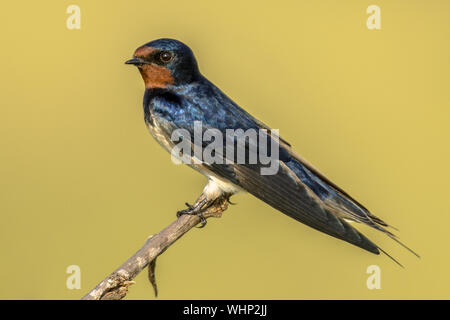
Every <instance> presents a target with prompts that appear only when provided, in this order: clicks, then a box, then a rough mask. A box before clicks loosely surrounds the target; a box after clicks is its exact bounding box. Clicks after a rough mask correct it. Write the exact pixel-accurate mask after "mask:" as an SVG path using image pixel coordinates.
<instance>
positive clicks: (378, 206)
mask: <svg viewBox="0 0 450 320" xmlns="http://www.w3.org/2000/svg"><path fill="white" fill-rule="evenodd" d="M70 4H77V5H79V6H80V8H81V30H68V29H67V28H66V19H67V17H68V14H66V8H67V6H68V5H70ZM371 4H377V5H379V6H380V8H381V18H382V29H381V30H379V31H376V30H372V31H371V30H368V29H367V27H366V19H367V17H368V15H367V14H366V8H367V7H368V5H371ZM0 30H1V34H2V37H1V42H2V46H1V48H2V49H1V51H0V52H1V53H0V69H1V76H0V90H1V109H0V111H1V113H0V148H1V166H0V213H1V223H0V250H1V251H0V252H1V267H0V271H1V272H0V298H8V299H16V298H26V299H49V298H55V299H79V298H80V297H81V296H82V295H84V294H85V293H86V292H87V291H88V290H89V289H91V287H93V286H94V285H95V284H97V283H98V282H99V281H100V280H101V279H103V278H104V277H105V276H106V275H107V274H109V273H110V272H111V271H112V270H114V269H115V268H116V267H117V266H118V265H119V264H120V263H121V262H123V261H124V260H125V259H126V258H128V257H129V256H130V255H131V254H133V253H134V252H135V251H136V250H137V249H138V248H139V247H140V246H141V245H142V244H143V242H144V241H145V239H146V238H147V237H148V236H149V235H150V234H153V233H156V232H158V231H160V230H161V229H162V228H163V227H165V226H166V225H168V224H169V223H170V222H171V221H173V220H174V218H175V212H176V211H177V210H179V209H182V208H184V202H186V201H192V200H194V199H195V198H196V197H197V195H198V194H199V193H200V192H201V190H202V188H203V185H204V183H205V180H204V178H203V177H202V176H201V175H199V174H198V173H196V172H194V171H193V170H191V169H189V168H187V167H182V166H175V165H173V164H172V162H171V161H170V155H169V154H167V153H166V152H165V151H163V150H162V149H161V148H160V147H159V146H158V145H157V143H156V142H155V141H153V139H152V138H151V136H150V135H149V134H148V132H147V130H146V128H145V125H144V121H143V112H142V95H143V89H144V87H143V83H142V80H141V78H140V76H139V74H138V72H137V71H136V70H135V68H134V67H130V66H126V65H124V64H123V62H124V61H125V60H126V59H127V58H129V57H130V56H131V55H132V53H133V51H134V49H135V48H136V47H138V46H140V45H142V44H144V43H146V42H148V41H151V40H153V39H157V38H161V37H171V38H176V39H179V40H181V41H183V42H185V43H187V44H188V45H189V46H190V47H191V48H192V49H193V51H194V52H195V54H196V56H197V59H198V61H199V65H200V69H201V71H202V73H203V74H204V75H205V76H206V77H208V78H209V79H210V80H212V81H213V82H214V83H215V84H216V85H218V86H219V87H220V88H221V89H222V90H223V91H224V92H225V93H227V94H228V95H229V96H230V97H231V98H232V99H233V100H235V101H236V102H237V103H239V104H240V105H241V106H242V107H244V108H246V110H248V111H249V112H250V113H252V114H253V115H254V116H256V117H257V118H259V119H261V120H262V121H264V122H266V123H267V124H269V125H270V126H272V127H273V128H279V129H280V133H281V135H282V136H283V137H284V138H285V139H286V140H288V141H289V142H290V143H291V144H292V145H293V146H294V148H295V150H296V151H297V152H298V153H300V154H302V155H303V156H304V157H305V158H307V159H308V160H309V161H310V162H312V163H313V164H314V165H315V166H317V167H318V168H320V169H321V170H322V171H323V172H324V173H325V174H326V175H327V176H328V177H329V178H331V179H332V180H333V181H335V182H336V183H337V184H339V185H340V186H341V187H343V188H344V189H345V190H346V191H348V192H349V193H350V194H352V195H353V196H354V197H355V198H357V199H358V200H360V201H361V202H362V203H363V204H365V205H367V206H368V207H369V208H370V209H371V210H372V212H373V213H375V214H376V215H378V216H380V217H381V218H383V219H385V220H386V221H388V222H389V223H391V224H392V225H394V226H396V227H398V228H399V229H400V230H401V232H400V233H399V234H400V237H401V239H402V240H404V241H405V242H406V243H407V244H408V245H410V246H411V247H412V248H414V249H415V250H417V251H418V252H419V253H420V254H421V255H422V259H421V260H418V259H416V258H415V257H413V256H412V255H411V254H409V253H408V252H406V250H404V249H402V248H401V247H399V246H398V245H397V244H396V243H394V242H393V241H391V240H389V239H388V238H387V237H385V236H383V235H382V234H380V233H376V232H374V231H372V230H368V228H365V227H363V226H358V227H359V229H360V230H362V231H363V232H365V233H366V234H367V235H368V236H369V237H370V238H371V239H372V240H374V241H375V242H376V243H377V244H379V245H380V246H381V247H382V248H384V249H385V250H387V251H388V252H390V253H391V254H392V255H394V256H395V257H397V258H398V259H399V260H400V261H401V262H402V263H403V264H405V265H406V268H405V269H401V268H399V267H398V266H396V265H395V264H394V263H393V262H391V261H390V260H389V259H388V258H387V257H386V256H382V255H380V256H375V255H371V254H369V253H366V252H364V251H362V250H360V249H358V248H356V247H353V246H351V245H348V244H346V243H344V242H342V241H339V240H335V239H332V238H330V237H328V236H325V235H323V234H321V233H319V232H316V231H314V230H312V229H309V228H307V227H305V226H303V225H301V224H299V223H297V222H295V221H294V220H292V219H290V218H288V217H286V216H284V215H283V214H281V213H278V212H276V211H275V210H274V209H272V208H270V207H269V206H267V205H265V204H263V203H262V202H260V201H258V200H256V199H255V198H253V197H252V196H249V195H238V196H236V197H234V199H233V200H234V201H235V202H237V203H238V205H236V206H232V207H231V208H230V209H229V210H228V211H227V212H225V214H224V216H223V218H222V219H220V220H212V219H211V220H210V222H209V223H208V226H207V227H206V228H205V229H202V230H198V229H194V230H192V231H191V232H189V233H188V234H187V235H186V236H185V237H184V238H182V239H181V240H180V241H179V242H177V243H176V244H175V245H174V246H173V247H171V248H170V249H169V250H168V251H167V252H166V253H164V254H163V255H162V256H161V257H160V258H159V259H158V264H157V280H158V284H159V288H160V299H172V298H174V299H189V298H194V299H197V298H203V299H209V298H211V299H213V298H214V299H216V298H218V299H221V298H237V299H241V298H246V299H247V298H262V299H316V298H323V299H331V298H343V299H347V298H356V299H359V298H361V299H372V298H374V299H392V298H450V294H449V292H450V280H449V276H448V270H449V268H450V258H449V250H448V248H449V244H450V241H449V240H450V235H449V234H450V231H449V223H450V215H449V207H450V203H449V199H450V197H449V195H448V191H449V172H448V165H449V161H450V157H449V155H450V154H449V147H448V146H449V139H450V129H449V120H450V111H449V110H450V103H449V102H450V94H449V92H450V91H449V86H450V65H449V57H450V46H449V39H450V2H449V1H425V0H422V1H400V0H396V1H392V0H390V1H382V0H377V1H361V0H359V1H291V2H288V1H277V2H273V1H271V2H269V1H268V2H263V1H149V0H146V1H116V2H113V1H98V0H97V1H87V0H83V1H82V0H74V1H27V2H25V3H23V2H8V3H4V4H2V10H1V16H0ZM72 264H75V265H79V266H80V267H81V276H82V288H81V290H68V289H67V288H66V278H67V276H68V275H67V274H66V267H67V266H69V265H72ZM372 264H376V265H379V266H380V267H381V271H382V273H381V286H382V289H381V290H368V289H367V287H366V279H367V277H368V275H367V274H366V268H367V267H368V266H369V265H372ZM136 280H137V284H136V285H134V286H132V287H131V288H130V292H129V295H128V298H133V299H153V293H152V290H151V287H150V285H149V283H148V282H147V279H146V275H145V272H144V273H143V274H141V275H140V276H139V277H138V278H137V279H136Z"/></svg>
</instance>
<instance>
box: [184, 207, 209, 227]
mask: <svg viewBox="0 0 450 320" xmlns="http://www.w3.org/2000/svg"><path fill="white" fill-rule="evenodd" d="M204 204H205V202H201V203H199V204H197V205H196V206H195V207H194V206H192V205H190V204H189V203H187V202H186V206H187V207H188V208H187V209H184V210H180V211H178V212H177V218H179V217H181V216H182V215H185V214H187V215H190V216H198V217H199V218H200V222H201V224H202V225H201V226H200V227H198V228H199V229H201V228H203V227H204V226H206V219H205V217H204V216H203V214H202V212H203V210H205V209H206V208H207V207H206V208H202V207H203V205H204Z"/></svg>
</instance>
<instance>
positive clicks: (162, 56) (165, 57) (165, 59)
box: [159, 51, 173, 63]
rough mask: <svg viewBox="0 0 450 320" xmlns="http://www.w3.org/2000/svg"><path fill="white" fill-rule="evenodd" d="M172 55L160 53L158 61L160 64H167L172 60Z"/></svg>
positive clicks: (165, 52) (164, 52) (166, 52)
mask: <svg viewBox="0 0 450 320" xmlns="http://www.w3.org/2000/svg"><path fill="white" fill-rule="evenodd" d="M172 57H173V56H172V53H171V52H169V51H161V53H160V54H159V60H161V62H164V63H167V62H169V61H170V60H172Z"/></svg>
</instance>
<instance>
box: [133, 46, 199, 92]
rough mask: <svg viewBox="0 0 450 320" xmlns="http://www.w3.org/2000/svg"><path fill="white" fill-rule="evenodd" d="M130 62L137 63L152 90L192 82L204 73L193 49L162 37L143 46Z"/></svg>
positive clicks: (146, 85)
mask: <svg viewBox="0 0 450 320" xmlns="http://www.w3.org/2000/svg"><path fill="white" fill-rule="evenodd" d="M125 63H126V64H132V65H135V66H136V67H137V68H138V69H139V72H140V73H141V75H142V78H143V79H144V83H145V87H146V88H149V89H156V88H167V87H169V86H172V85H175V86H176V85H183V84H188V83H190V82H192V81H195V79H196V78H197V77H198V76H199V75H200V72H199V70H198V66H197V61H196V60H195V57H194V54H193V53H192V51H191V49H190V48H189V47H188V46H187V45H185V44H184V43H182V42H180V41H177V40H173V39H158V40H154V41H151V42H149V43H147V44H144V45H143V46H140V47H139V48H137V49H136V51H135V52H134V55H133V58H132V59H130V60H128V61H126V62H125Z"/></svg>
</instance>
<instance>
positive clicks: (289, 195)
mask: <svg viewBox="0 0 450 320" xmlns="http://www.w3.org/2000/svg"><path fill="white" fill-rule="evenodd" d="M125 63H126V64H129V65H134V66H136V67H137V69H138V70H139V72H140V74H141V76H142V79H143V81H144V84H145V93H144V98H143V111H144V120H145V124H146V126H147V128H148V130H149V131H150V133H151V135H152V136H153V137H154V138H155V139H156V141H157V142H158V143H159V144H160V145H161V146H162V147H163V148H164V149H166V150H167V151H168V152H172V151H173V149H174V148H175V146H176V141H174V140H175V139H173V135H174V133H175V132H177V131H182V132H184V133H187V134H188V135H189V136H191V137H192V136H195V123H201V124H202V129H201V130H202V132H204V131H205V130H215V131H214V132H216V133H219V134H222V139H223V141H222V142H225V141H226V142H228V141H231V142H235V141H236V137H235V136H231V137H230V134H229V131H230V130H239V129H242V130H244V131H245V130H255V131H256V130H259V132H265V133H266V135H267V137H268V140H267V141H266V144H265V143H262V144H261V145H260V144H258V142H257V141H256V142H255V140H252V141H250V139H248V140H245V143H244V144H241V145H240V146H241V148H244V149H250V147H252V146H255V145H256V146H257V149H258V148H259V149H261V148H262V147H264V146H266V147H267V148H266V149H268V151H269V153H271V154H272V153H273V154H277V155H278V166H277V171H276V172H275V173H273V174H262V169H263V167H264V164H263V163H262V161H257V162H256V163H246V162H245V161H241V162H239V161H236V156H235V155H231V156H228V153H227V150H225V148H224V149H222V152H221V149H220V147H219V148H218V149H217V150H216V149H215V150H214V151H215V152H214V156H215V159H217V158H219V159H222V160H223V161H222V162H221V163H220V161H217V163H214V162H211V161H210V162H207V161H202V159H199V158H198V157H196V156H195V154H194V156H192V155H189V154H188V155H187V157H188V158H189V159H190V160H192V161H191V162H189V163H188V165H189V166H190V167H192V168H193V169H195V170H197V171H198V172H200V173H201V174H203V175H204V176H205V177H206V178H207V184H206V186H205V187H204V189H203V192H202V196H203V198H202V199H203V200H202V201H200V202H199V203H197V204H196V205H195V206H191V205H189V204H187V205H188V208H187V209H185V210H180V211H178V213H177V215H178V216H180V215H183V214H191V215H192V214H195V215H198V216H200V218H201V222H202V226H204V225H205V224H206V221H205V219H204V217H203V216H202V212H204V210H206V209H207V208H208V207H210V206H211V205H212V204H214V203H215V202H216V201H217V200H220V199H226V200H227V201H229V199H230V197H231V196H232V195H234V194H236V193H239V192H247V193H250V194H252V195H253V196H255V197H256V198H258V199H260V200H262V201H263V202H265V203H266V204H268V205H270V206H271V207H273V208H275V209H276V210H278V211H280V212H282V213H284V214H286V215H287V216H289V217H291V218H293V219H295V220H297V221H299V222H301V223H303V224H305V225H307V226H309V227H311V228H313V229H316V230H318V231H321V232H323V233H325V234H327V235H330V236H332V237H335V238H337V239H340V240H343V241H345V242H348V243H350V244H352V245H355V246H357V247H359V248H362V249H364V250H366V251H368V252H371V253H373V254H377V255H378V254H380V252H382V253H384V254H386V255H387V256H388V257H389V258H390V259H392V260H393V261H394V262H396V263H397V264H398V265H400V266H402V265H401V264H400V262H398V261H397V260H396V259H395V258H393V257H392V256H391V255H389V254H388V253H387V252H386V251H384V250H383V249H381V248H380V247H379V246H378V245H377V244H375V243H374V242H372V241H371V240H370V239H368V238H367V237H366V236H365V235H363V234H362V233H361V232H360V231H358V230H357V229H356V228H355V227H354V226H352V225H351V224H352V223H361V224H364V225H367V226H369V227H371V228H373V229H376V230H378V231H380V232H382V233H384V234H386V235H387V236H389V237H390V238H392V239H393V240H395V241H396V242H398V243H399V244H400V245H402V246H403V247H404V248H406V249H407V250H408V251H410V252H411V253H413V254H414V255H416V256H417V257H420V256H419V255H418V254H417V253H416V252H414V251H413V250H412V249H410V248H409V247H407V246H406V245H405V244H403V243H402V242H400V240H399V239H398V237H397V236H396V235H395V234H394V233H392V232H391V231H390V230H388V228H393V227H392V226H390V225H388V224H387V223H386V222H385V221H383V220H382V219H381V218H379V217H377V216H375V215H374V214H372V213H371V212H370V211H369V210H368V209H367V208H366V207H364V206H363V205H362V204H361V203H359V202H358V201H356V200H355V199H354V198H353V197H351V196H350V195H349V194H348V193H347V192H345V191H344V190H343V189H341V188H340V187H338V186H337V185H336V184H335V183H333V182H332V181H331V180H330V179H328V178H327V177H326V176H325V175H324V174H322V173H321V172H320V171H319V170H318V169H316V168H315V167H314V166H313V165H312V164H310V163H309V162H308V161H306V160H305V159H303V158H302V157H301V156H300V155H298V154H297V153H296V152H295V151H294V150H293V147H292V145H291V144H290V143H288V142H287V141H286V140H285V139H283V138H281V137H278V136H277V134H276V131H274V130H273V129H271V128H270V127H269V126H267V125H266V124H264V123H263V122H262V121H260V120H258V119H256V118H255V117H253V116H252V115H250V114H249V113H248V112H247V111H245V110H244V109H243V108H241V107H240V106H239V105H238V104H236V103H235V102H234V101H233V100H231V99H230V98H229V97H228V96H227V95H226V94H225V93H223V92H222V91H221V90H220V89H219V88H218V87H217V86H215V85H214V84H213V83H212V82H211V81H209V80H208V79H207V78H206V77H204V76H203V75H202V74H201V73H200V70H199V67H198V63H197V60H196V58H195V56H194V53H193V52H192V50H191V49H190V48H189V47H188V46H187V45H186V44H184V43H182V42H181V41H178V40H175V39H169V38H162V39H157V40H153V41H151V42H148V43H146V44H144V45H142V46H140V47H138V48H137V49H136V50H135V51H134V54H133V56H132V58H131V59H130V60H127V61H126V62H125ZM183 140H184V137H183ZM260 141H262V139H260ZM269 141H270V143H269ZM187 143H191V147H192V149H195V147H196V146H200V148H205V142H204V141H201V142H199V143H198V142H195V141H194V142H192V141H187ZM269 145H270V147H269ZM232 146H233V148H238V147H237V146H236V145H232ZM235 151H236V150H235ZM253 151H255V149H253ZM258 151H259V150H258ZM235 153H236V152H235ZM231 154H232V152H231ZM250 154H251V150H246V153H245V156H244V158H245V159H244V160H248V159H249V158H250ZM394 229H395V228H394Z"/></svg>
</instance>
